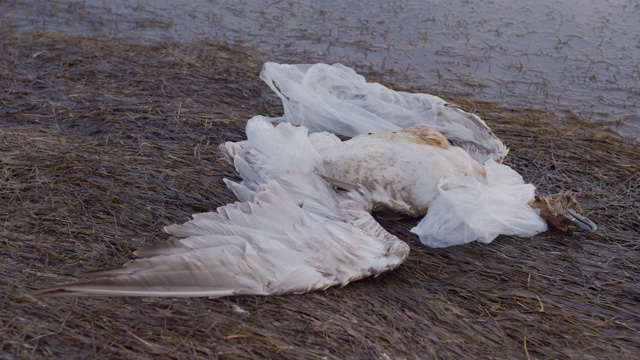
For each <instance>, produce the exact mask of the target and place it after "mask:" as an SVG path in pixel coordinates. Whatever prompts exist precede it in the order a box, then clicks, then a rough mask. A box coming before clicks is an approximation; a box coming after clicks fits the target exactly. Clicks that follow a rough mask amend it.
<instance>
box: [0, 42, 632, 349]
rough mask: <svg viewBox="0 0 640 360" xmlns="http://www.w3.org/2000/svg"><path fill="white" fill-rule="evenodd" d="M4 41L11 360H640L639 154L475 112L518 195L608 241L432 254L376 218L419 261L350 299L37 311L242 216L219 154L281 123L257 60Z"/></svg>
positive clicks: (591, 134)
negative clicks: (553, 201)
mask: <svg viewBox="0 0 640 360" xmlns="http://www.w3.org/2000/svg"><path fill="white" fill-rule="evenodd" d="M1 35H2V39H3V40H0V89H1V90H2V92H1V93H0V163H1V165H2V174H1V177H0V203H1V204H2V205H1V207H0V220H1V221H2V228H1V229H0V236H1V238H0V239H1V241H2V245H1V247H0V261H1V264H0V274H1V278H0V284H1V285H2V292H1V294H2V308H1V311H2V315H1V318H0V340H1V344H2V345H1V346H0V358H8V359H11V358H47V359H50V358H59V359H74V358H83V359H84V358H136V359H145V358H160V357H162V358H176V359H185V358H217V357H220V358H274V357H278V358H289V359H298V358H303V357H304V358H324V357H327V358H339V359H342V358H420V359H422V358H454V359H457V358H461V357H469V356H471V357H473V358H522V359H525V358H575V359H590V358H592V359H603V358H616V359H624V358H638V354H639V353H640V345H639V344H640V312H639V311H638V302H639V300H640V271H639V268H638V266H639V265H638V264H639V263H640V261H639V260H640V250H639V245H638V244H639V243H638V238H639V234H640V225H639V223H640V203H639V200H640V194H639V186H640V185H639V184H640V155H639V152H638V150H637V148H636V147H637V145H638V144H637V142H634V141H621V140H619V139H615V138H612V137H610V136H608V135H606V134H603V133H602V131H600V130H599V129H594V126H593V125H589V124H585V123H582V122H581V121H580V120H579V119H576V118H574V117H572V116H564V118H565V122H564V123H562V124H560V123H559V122H558V121H557V120H558V119H557V118H556V116H555V115H552V114H546V113H540V112H537V111H535V110H532V109H514V110H511V109H504V108H500V107H498V106H496V105H495V104H485V103H477V102H473V101H471V100H466V99H457V102H458V103H459V104H460V105H463V106H466V107H475V108H476V109H477V110H478V112H479V114H480V115H481V116H483V117H484V118H486V119H487V120H488V122H489V123H490V125H491V126H492V127H493V128H494V129H495V130H496V132H497V134H498V135H499V136H500V137H501V138H502V139H503V140H504V141H505V143H507V144H508V145H509V146H510V147H511V155H510V156H509V158H508V161H507V162H508V163H509V164H510V165H512V166H514V167H515V168H516V169H517V170H518V171H520V172H521V173H522V174H523V175H524V176H525V178H526V179H528V180H530V181H533V182H534V183H536V184H538V185H539V186H540V189H541V191H542V192H555V191H558V190H567V189H573V190H575V191H577V192H579V194H580V199H581V200H582V203H583V205H584V206H583V207H584V208H585V209H586V210H587V211H590V212H591V215H590V217H591V218H592V219H593V220H595V221H596V222H598V223H599V225H600V231H599V232H598V233H597V234H590V235H586V234H583V233H576V234H574V235H567V234H560V233H557V232H553V231H551V232H548V233H545V234H542V235H539V236H535V237H533V238H529V239H519V238H512V237H500V238H498V239H497V240H496V241H494V242H493V243H491V244H489V245H482V244H469V245H465V246H458V247H454V248H448V249H438V250H433V249H428V248H425V247H421V246H420V245H419V243H418V241H417V239H416V238H415V237H414V236H413V235H411V234H409V232H408V230H409V229H410V228H411V226H413V224H414V223H415V220H407V221H391V220H381V222H383V224H384V225H385V227H387V228H388V229H390V230H391V231H392V232H394V233H396V234H398V235H399V236H400V237H401V238H402V239H405V240H406V241H407V242H408V243H409V244H410V245H411V247H412V250H413V251H412V254H411V256H410V258H409V259H408V261H407V262H406V264H405V265H403V266H401V267H400V268H399V269H397V270H396V271H393V272H391V273H388V274H385V275H383V276H380V277H379V278H377V279H367V280H364V281H360V282H357V283H354V284H350V285H349V286H347V287H345V288H342V289H339V288H335V289H333V288H332V289H329V290H327V291H324V292H317V293H312V294H307V295H299V296H286V297H271V298H264V297H250V296H247V297H239V298H229V299H218V300H209V299H157V298H116V299H45V300H38V299H34V298H32V297H30V296H29V295H28V291H29V290H33V289H36V288H41V287H45V286H50V285H54V284H59V283H62V282H65V281H69V280H71V279H70V278H69V277H68V274H70V273H76V272H80V271H87V270H95V269H99V268H104V267H110V266H115V265H119V264H121V263H123V262H124V261H126V260H127V259H129V258H130V257H131V253H132V251H133V250H135V249H136V248H138V247H139V246H140V245H141V244H143V243H149V242H152V241H161V240H163V239H165V236H164V235H163V234H162V232H161V227H162V226H164V225H166V224H170V223H173V222H182V221H184V220H186V219H187V216H188V215H189V214H191V213H196V212H203V211H207V210H210V209H213V208H215V207H217V206H219V205H222V204H225V203H228V202H230V201H232V200H233V198H232V194H231V193H230V192H229V191H228V190H226V188H225V187H224V185H223V183H222V178H223V177H232V178H233V177H234V176H235V175H234V173H233V171H232V169H231V168H230V167H229V166H226V165H224V164H222V163H220V162H218V159H219V157H220V155H219V154H218V152H217V149H216V147H217V144H218V143H220V142H223V141H226V140H239V139H241V138H242V137H243V127H244V122H245V121H246V119H248V118H249V117H251V116H253V115H255V114H267V115H269V114H271V115H274V114H279V113H280V112H281V109H280V108H279V105H278V103H277V101H276V99H275V97H274V96H272V95H270V94H269V90H268V89H267V87H266V86H265V85H263V84H262V83H261V82H260V80H259V79H258V76H257V75H258V72H259V69H260V66H261V64H262V62H263V61H264V60H265V59H261V58H260V57H258V56H249V55H247V53H248V51H247V49H243V48H236V47H229V46H225V45H220V44H215V43H209V44H205V43H202V44H194V45H179V44H161V45H155V46H151V45H148V46H146V45H145V46H142V45H131V44H127V43H119V42H117V41H110V42H100V41H95V40H91V39H82V38H72V37H64V36H56V35H52V34H32V35H28V34H1ZM372 76H373V79H375V75H372ZM395 86H396V87H397V86H398V85H397V84H396V85H395ZM414 90H419V89H414ZM422 91H426V90H425V89H422ZM238 307H239V308H241V309H244V310H245V311H246V312H247V313H242V312H241V311H238Z"/></svg>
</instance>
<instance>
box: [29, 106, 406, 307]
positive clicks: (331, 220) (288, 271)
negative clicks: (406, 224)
mask: <svg viewBox="0 0 640 360" xmlns="http://www.w3.org/2000/svg"><path fill="white" fill-rule="evenodd" d="M274 129H275V130H274ZM262 130H265V131H269V130H274V131H275V133H273V134H271V135H273V136H271V137H269V136H267V137H265V136H264V135H267V134H265V133H263V132H262ZM247 133H248V137H249V140H248V141H247V142H244V143H243V144H241V145H239V144H233V143H228V144H226V145H225V149H228V151H227V156H228V157H231V158H232V160H233V161H234V164H235V166H236V168H237V169H238V170H239V172H240V174H241V176H243V178H244V181H243V184H238V183H234V182H231V181H227V185H228V186H229V188H230V189H231V190H232V191H233V192H234V193H235V194H236V195H237V196H238V198H239V199H240V200H241V202H237V203H234V204H229V205H226V206H222V207H220V208H218V209H217V211H215V212H209V213H204V214H196V215H194V216H193V220H191V221H189V222H187V223H185V224H182V225H171V226H168V227H166V228H165V231H166V232H168V233H169V234H171V235H172V236H173V237H174V238H172V239H171V240H169V241H166V242H161V243H159V244H156V245H153V246H150V247H145V248H142V249H140V250H138V251H137V252H136V255H137V256H139V257H140V258H139V259H136V260H132V261H130V262H128V263H126V264H125V265H124V266H122V267H121V268H117V269H112V270H104V271H98V272H95V273H92V274H91V276H95V277H98V279H96V280H91V281H87V282H78V283H71V284H66V285H61V286H56V287H52V288H49V289H44V290H39V291H37V292H35V293H34V294H35V295H37V296H48V297H55V296H171V297H196V296H206V297H220V296H229V295H276V294H287V293H304V292H308V291H313V290H319V289H325V288H327V287H330V286H333V285H346V284H347V283H349V282H350V281H353V280H357V279H361V278H364V277H367V276H370V275H378V274H380V273H382V272H384V271H387V270H390V269H393V268H395V267H396V266H398V265H399V264H401V263H402V262H403V260H404V259H405V258H406V256H407V255H408V252H409V247H408V246H407V244H406V243H404V242H402V241H400V240H399V239H397V238H396V237H395V236H393V235H391V234H389V233H388V232H386V231H385V230H384V229H383V228H382V227H381V226H380V225H379V224H378V223H377V222H376V221H375V220H374V219H373V218H372V217H371V215H370V214H369V212H368V210H370V204H369V203H368V202H367V196H366V195H367V194H366V190H364V189H362V188H358V187H356V188H354V189H351V190H336V191H334V190H333V189H332V187H331V184H330V183H329V182H328V181H327V180H326V179H325V178H324V177H323V176H322V175H321V174H319V173H317V170H318V166H320V165H321V160H320V162H319V163H318V162H317V161H318V159H316V158H315V155H314V154H313V152H315V150H314V149H313V147H307V146H306V145H305V143H304V141H307V142H308V138H306V130H304V129H303V128H300V129H297V128H293V127H292V126H290V125H288V124H283V125H281V127H280V126H279V127H278V128H277V129H276V128H274V127H273V126H272V125H271V124H269V123H267V122H266V121H264V120H262V119H252V120H251V121H250V122H249V125H248V126H247ZM301 134H302V135H305V137H304V139H305V140H304V141H303V140H302V139H303V138H302V137H299V138H298V137H296V136H298V135H301ZM280 135H282V136H284V135H286V136H292V137H291V138H289V140H292V141H289V142H286V143H285V144H288V145H283V146H284V148H285V149H283V148H282V147H283V146H282V144H280V145H281V146H277V144H278V143H277V141H278V139H279V138H278V136H280ZM296 139H300V142H299V144H302V145H300V148H298V152H297V153H293V155H295V156H297V159H295V160H290V161H284V160H283V159H281V158H280V156H286V155H287V154H292V153H291V152H290V150H291V149H286V148H287V146H288V147H292V146H297V145H294V144H296ZM232 144H233V145H232ZM269 144H270V145H269ZM299 144H298V145H299ZM267 145H269V146H267ZM283 151H284V152H283ZM278 152H281V153H279V155H277V154H278ZM303 163H306V164H307V165H308V166H307V167H306V168H303V167H301V165H302V164H303ZM363 194H364V196H363Z"/></svg>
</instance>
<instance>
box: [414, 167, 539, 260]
mask: <svg viewBox="0 0 640 360" xmlns="http://www.w3.org/2000/svg"><path fill="white" fill-rule="evenodd" d="M485 167H486V169H487V184H484V183H482V182H480V181H478V180H476V179H475V178H472V177H468V176H456V177H449V178H445V179H441V180H440V182H439V184H438V192H439V196H438V198H436V200H435V201H434V202H433V203H431V206H429V212H428V213H427V215H426V216H425V217H424V218H423V219H422V221H420V223H419V224H418V225H417V226H416V227H414V228H413V229H411V232H413V233H415V234H417V235H418V236H419V237H420V241H421V242H422V243H423V244H424V245H427V246H430V247H447V246H452V245H459V244H465V243H468V242H471V241H474V240H477V241H480V242H483V243H489V242H491V241H493V240H494V239H495V238H496V237H497V236H498V235H500V234H503V235H517V236H520V237H528V236H533V235H535V234H538V233H541V232H544V231H546V230H547V223H546V222H545V221H544V220H543V219H542V218H541V217H540V216H539V214H538V211H537V210H534V209H533V208H531V207H530V206H529V205H528V204H529V202H531V201H532V200H533V198H534V191H535V187H534V186H533V185H531V184H525V183H524V181H523V179H522V176H520V174H518V173H517V172H516V171H514V170H512V169H511V168H509V167H508V166H505V165H501V164H498V163H496V162H494V161H492V160H490V161H488V162H487V163H486V164H485Z"/></svg>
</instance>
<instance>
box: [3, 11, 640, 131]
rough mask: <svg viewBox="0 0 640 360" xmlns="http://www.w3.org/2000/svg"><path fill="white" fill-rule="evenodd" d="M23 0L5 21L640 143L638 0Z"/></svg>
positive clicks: (4, 18)
mask: <svg viewBox="0 0 640 360" xmlns="http://www.w3.org/2000/svg"><path fill="white" fill-rule="evenodd" d="M577 4H578V2H576V1H571V0H561V1H552V0H543V1H538V2H536V3H535V4H526V5H525V4H523V2H520V1H508V0H494V1H483V2H476V1H467V0H453V1H450V0H448V1H440V0H436V1H431V2H429V4H424V3H423V2H422V1H419V0H405V1H400V0H397V1H384V2H383V1H350V2H344V1H338V0H326V1H321V2H320V1H318V2H313V3H312V2H309V1H277V0H269V1H249V0H245V1H207V0H190V1H187V0H174V1H168V0H163V1H152V0H138V1H126V0H115V1H106V0H87V1H43V0H33V1H31V0H24V1H14V2H2V3H0V21H2V26H11V27H14V28H19V29H24V30H52V31H65V32H69V33H72V34H82V35H91V36H100V37H107V38H108V37H125V38H134V39H137V40H140V41H145V42H151V41H156V40H161V39H166V38H172V39H176V40H178V41H194V40H199V39H212V38H215V39H217V40H221V41H227V42H232V43H241V44H246V45H252V46H255V47H257V48H258V49H260V51H262V52H265V53H267V54H270V56H271V60H272V61H277V62H287V61H292V59H301V58H303V59H314V60H315V61H322V62H329V63H332V62H342V63H344V64H346V65H348V66H350V67H355V68H356V69H363V68H366V69H370V70H371V69H373V70H378V71H380V72H381V73H383V74H385V77H386V79H387V80H389V81H394V82H398V83H402V84H405V85H420V86H427V87H428V88H432V89H434V91H437V92H438V93H440V94H441V93H448V94H452V93H455V94H458V95H465V96H469V97H472V98H476V99H480V100H489V101H498V102H500V103H503V104H505V105H508V106H534V107H537V108H544V109H548V110H551V111H553V112H554V113H557V114H558V116H559V118H561V117H562V116H565V115H566V114H567V113H568V112H572V113H575V114H578V115H580V116H582V117H585V118H587V119H589V120H591V121H593V122H594V123H595V124H597V126H599V127H600V128H602V129H603V130H604V129H611V130H613V131H616V132H618V133H621V134H626V135H631V136H634V137H636V138H640V103H639V101H638V98H639V96H640V60H639V59H640V26H639V25H638V24H639V23H640V2H638V0H608V1H601V0H583V1H580V3H579V5H577Z"/></svg>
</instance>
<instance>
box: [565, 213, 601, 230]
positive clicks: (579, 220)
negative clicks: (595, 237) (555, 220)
mask: <svg viewBox="0 0 640 360" xmlns="http://www.w3.org/2000/svg"><path fill="white" fill-rule="evenodd" d="M565 210H566V214H564V215H563V216H564V217H565V218H567V219H569V220H571V222H573V223H574V224H575V225H576V226H577V227H578V228H580V230H583V231H586V232H595V231H596V230H598V225H596V223H594V222H593V221H591V220H589V219H587V218H586V217H584V216H582V215H579V214H578V213H576V212H575V211H573V210H571V209H565Z"/></svg>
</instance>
